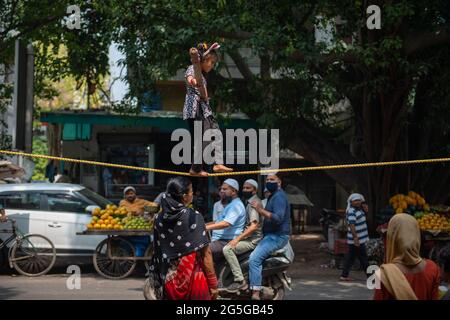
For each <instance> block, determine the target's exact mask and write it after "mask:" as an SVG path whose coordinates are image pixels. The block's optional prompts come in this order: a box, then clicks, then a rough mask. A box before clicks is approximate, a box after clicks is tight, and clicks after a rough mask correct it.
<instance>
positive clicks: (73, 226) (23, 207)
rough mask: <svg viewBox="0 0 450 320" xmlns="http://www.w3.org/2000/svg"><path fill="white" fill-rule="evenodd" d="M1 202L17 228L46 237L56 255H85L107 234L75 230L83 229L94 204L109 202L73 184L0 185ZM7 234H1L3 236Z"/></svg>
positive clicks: (103, 205) (97, 205)
mask: <svg viewBox="0 0 450 320" xmlns="http://www.w3.org/2000/svg"><path fill="white" fill-rule="evenodd" d="M0 204H2V205H3V207H4V208H5V212H6V215H7V217H8V218H10V219H14V220H16V221H17V226H18V228H19V229H20V231H22V232H23V233H38V234H42V235H44V236H46V237H48V238H49V239H50V240H51V241H52V242H53V244H54V246H55V248H56V252H57V255H58V256H84V255H86V256H87V255H92V253H93V250H94V249H95V248H96V247H97V245H98V244H99V243H100V241H102V240H103V239H105V238H106V236H87V235H77V232H81V231H83V230H85V229H86V224H88V223H89V222H90V220H91V212H92V210H93V209H94V208H96V207H100V208H104V207H106V205H108V204H112V203H111V202H110V201H109V200H107V199H105V198H103V197H102V196H100V195H98V194H96V193H94V192H92V191H91V190H89V189H87V188H85V187H83V186H80V185H76V184H64V183H28V184H6V185H0ZM8 236H10V234H5V233H3V234H0V238H1V239H3V240H4V239H6V238H7V237H8Z"/></svg>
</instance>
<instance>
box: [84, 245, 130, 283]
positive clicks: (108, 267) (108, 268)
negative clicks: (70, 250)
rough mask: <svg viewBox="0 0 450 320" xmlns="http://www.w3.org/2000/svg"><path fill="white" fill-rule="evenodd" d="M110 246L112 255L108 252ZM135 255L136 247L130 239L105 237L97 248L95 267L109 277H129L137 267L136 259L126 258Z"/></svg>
mask: <svg viewBox="0 0 450 320" xmlns="http://www.w3.org/2000/svg"><path fill="white" fill-rule="evenodd" d="M109 247H110V250H111V255H109V254H108V248H109ZM134 257H135V251H134V247H133V245H132V244H131V243H130V242H129V241H127V240H125V239H123V238H119V237H114V238H110V239H105V240H103V241H102V242H100V243H99V245H98V246H97V248H96V249H95V253H94V256H93V263H94V268H95V270H97V272H98V273H99V274H100V275H102V276H103V277H105V278H107V279H123V278H125V277H128V276H129V275H130V274H131V273H132V272H133V270H134V268H135V267H136V261H135V260H130V259H126V258H134ZM111 258H125V259H123V260H121V259H111Z"/></svg>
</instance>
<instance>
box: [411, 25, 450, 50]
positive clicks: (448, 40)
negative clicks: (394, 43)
mask: <svg viewBox="0 0 450 320" xmlns="http://www.w3.org/2000/svg"><path fill="white" fill-rule="evenodd" d="M440 44H450V32H449V31H448V30H447V29H440V30H438V31H435V32H425V33H421V34H412V35H410V36H408V37H407V38H406V39H405V42H404V46H403V50H404V52H405V54H406V55H412V54H414V53H416V52H418V51H421V50H425V49H427V48H430V47H433V46H436V45H440Z"/></svg>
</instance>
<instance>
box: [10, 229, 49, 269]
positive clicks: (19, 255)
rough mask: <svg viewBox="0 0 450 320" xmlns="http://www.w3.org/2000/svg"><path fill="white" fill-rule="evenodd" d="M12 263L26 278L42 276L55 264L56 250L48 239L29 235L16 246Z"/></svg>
mask: <svg viewBox="0 0 450 320" xmlns="http://www.w3.org/2000/svg"><path fill="white" fill-rule="evenodd" d="M10 261H11V263H12V265H13V267H14V269H16V270H17V272H19V273H20V274H22V275H24V276H28V277H37V276H41V275H44V274H46V273H47V272H49V271H50V269H51V268H52V267H53V265H54V264H55V261H56V249H55V246H54V245H53V243H52V242H51V241H50V240H49V239H48V238H46V237H44V236H42V235H40V234H28V235H26V236H24V237H23V238H22V239H20V240H19V241H17V242H16V243H15V244H14V246H13V248H12V251H11V257H10Z"/></svg>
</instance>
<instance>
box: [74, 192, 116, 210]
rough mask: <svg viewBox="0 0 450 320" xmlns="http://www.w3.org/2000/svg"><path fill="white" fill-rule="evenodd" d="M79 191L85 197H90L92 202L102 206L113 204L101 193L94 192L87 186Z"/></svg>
mask: <svg viewBox="0 0 450 320" xmlns="http://www.w3.org/2000/svg"><path fill="white" fill-rule="evenodd" d="M77 192H78V193H80V194H81V195H83V196H84V197H86V198H88V199H89V200H91V201H92V202H94V203H95V204H96V205H98V206H99V207H100V208H105V207H106V205H108V204H112V202H111V201H109V200H107V199H105V198H103V197H102V196H101V195H99V194H97V193H95V192H92V191H91V190H89V189H87V188H84V189H81V190H79V191H77Z"/></svg>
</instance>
